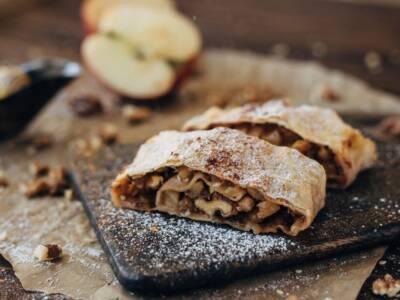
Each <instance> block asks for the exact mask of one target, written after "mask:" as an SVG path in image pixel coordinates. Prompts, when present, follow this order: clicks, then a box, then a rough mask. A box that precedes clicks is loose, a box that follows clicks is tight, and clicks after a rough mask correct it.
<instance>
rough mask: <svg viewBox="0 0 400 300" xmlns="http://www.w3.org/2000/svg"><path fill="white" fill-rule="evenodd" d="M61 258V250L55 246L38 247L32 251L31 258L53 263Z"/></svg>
mask: <svg viewBox="0 0 400 300" xmlns="http://www.w3.org/2000/svg"><path fill="white" fill-rule="evenodd" d="M61 256H62V248H61V247H60V246H58V245H56V244H46V245H38V246H37V247H36V248H35V250H34V251H33V257H35V258H36V259H38V260H39V261H53V260H56V259H58V258H60V257H61Z"/></svg>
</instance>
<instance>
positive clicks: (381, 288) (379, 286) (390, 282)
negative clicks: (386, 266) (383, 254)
mask: <svg viewBox="0 0 400 300" xmlns="http://www.w3.org/2000/svg"><path fill="white" fill-rule="evenodd" d="M372 292H373V293H374V294H375V295H380V296H384V295H387V296H388V297H395V296H396V295H397V294H398V293H399V292H400V280H399V279H397V280H396V279H394V278H393V277H392V275H390V274H386V275H385V276H384V277H383V279H381V278H378V279H377V280H375V281H374V282H373V283H372Z"/></svg>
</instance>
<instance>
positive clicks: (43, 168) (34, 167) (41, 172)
mask: <svg viewBox="0 0 400 300" xmlns="http://www.w3.org/2000/svg"><path fill="white" fill-rule="evenodd" d="M29 172H30V173H31V174H32V175H33V176H35V177H41V176H45V175H47V174H48V173H49V166H48V165H43V164H42V163H41V162H40V161H38V160H36V161H34V162H32V163H31V164H30V165H29Z"/></svg>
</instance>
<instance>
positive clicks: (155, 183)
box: [145, 175, 164, 190]
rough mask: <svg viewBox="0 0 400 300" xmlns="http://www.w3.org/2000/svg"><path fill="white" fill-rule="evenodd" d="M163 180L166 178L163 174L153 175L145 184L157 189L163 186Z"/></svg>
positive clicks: (147, 186)
mask: <svg viewBox="0 0 400 300" xmlns="http://www.w3.org/2000/svg"><path fill="white" fill-rule="evenodd" d="M163 181H164V178H163V177H162V176H160V175H152V176H150V177H149V178H148V179H147V181H146V183H145V186H146V188H148V189H150V190H156V189H158V188H159V187H160V186H161V184H162V183H163Z"/></svg>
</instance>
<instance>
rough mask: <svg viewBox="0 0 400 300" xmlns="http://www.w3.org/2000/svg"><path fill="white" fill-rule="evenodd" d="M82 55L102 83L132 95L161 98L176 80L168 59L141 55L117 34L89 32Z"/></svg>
mask: <svg viewBox="0 0 400 300" xmlns="http://www.w3.org/2000/svg"><path fill="white" fill-rule="evenodd" d="M82 56H83V60H84V61H85V64H86V66H87V68H88V69H89V71H90V72H91V73H92V74H93V75H94V76H95V77H96V78H97V79H98V80H99V81H100V82H101V83H103V84H104V85H105V86H107V87H108V88H110V89H111V90H114V91H115V92H117V93H118V94H121V95H124V96H127V97H130V98H136V99H154V98H158V97H160V96H162V95H164V94H166V93H168V91H170V90H171V87H172V86H173V84H174V82H175V77H176V75H175V72H174V70H173V68H171V67H170V66H169V65H168V63H167V62H165V61H163V60H161V59H152V60H148V59H147V60H144V59H142V58H138V57H137V56H136V55H135V51H134V48H133V47H132V46H131V45H129V44H128V43H126V42H124V41H122V40H121V39H118V38H115V37H110V36H107V35H103V34H98V33H96V34H92V35H90V36H89V37H87V38H86V39H85V40H84V42H83V45H82Z"/></svg>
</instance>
